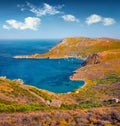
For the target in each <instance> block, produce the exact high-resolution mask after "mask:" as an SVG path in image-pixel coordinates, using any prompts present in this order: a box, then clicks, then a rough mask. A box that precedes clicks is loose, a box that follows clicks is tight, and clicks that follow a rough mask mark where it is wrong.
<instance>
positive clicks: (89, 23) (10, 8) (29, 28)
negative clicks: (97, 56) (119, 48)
mask: <svg viewBox="0 0 120 126" xmlns="http://www.w3.org/2000/svg"><path fill="white" fill-rule="evenodd" d="M119 12H120V0H1V1H0V39H53V38H54V39H62V38H66V37H78V36H84V37H95V38H100V37H110V38H118V39H120V13H119Z"/></svg>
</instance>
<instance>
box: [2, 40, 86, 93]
mask: <svg viewBox="0 0 120 126" xmlns="http://www.w3.org/2000/svg"><path fill="white" fill-rule="evenodd" d="M59 41H60V40H0V76H6V77H7V78H9V79H18V78H20V79H22V80H23V81H24V83H25V84H28V85H33V86H36V87H38V88H41V89H45V90H49V91H52V92H56V93H66V92H70V91H73V90H74V89H77V88H80V87H81V86H83V85H84V82H83V81H70V80H69V76H71V75H72V74H73V71H74V70H76V69H77V68H78V67H81V63H82V62H83V61H82V60H81V59H75V58H69V59H14V58H12V57H13V56H16V55H28V54H34V53H44V52H47V51H48V50H49V49H50V48H51V47H53V46H54V45H56V44H57V43H58V42H59Z"/></svg>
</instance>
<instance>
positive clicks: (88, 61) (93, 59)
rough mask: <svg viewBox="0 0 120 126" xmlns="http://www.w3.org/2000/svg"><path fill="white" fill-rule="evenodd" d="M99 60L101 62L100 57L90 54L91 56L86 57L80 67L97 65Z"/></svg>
mask: <svg viewBox="0 0 120 126" xmlns="http://www.w3.org/2000/svg"><path fill="white" fill-rule="evenodd" d="M100 60H101V57H100V56H99V55H98V54H92V56H88V58H87V59H86V61H85V62H84V63H83V64H82V65H83V66H86V65H88V64H99V63H100Z"/></svg>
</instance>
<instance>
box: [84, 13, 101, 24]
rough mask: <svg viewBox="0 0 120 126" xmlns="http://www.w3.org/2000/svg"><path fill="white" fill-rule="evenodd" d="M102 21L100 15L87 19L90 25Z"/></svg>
mask: <svg viewBox="0 0 120 126" xmlns="http://www.w3.org/2000/svg"><path fill="white" fill-rule="evenodd" d="M101 21H102V17H101V16H99V15H96V14H93V15H91V16H89V17H88V18H87V19H86V23H87V24H88V25H91V24H94V23H98V22H101Z"/></svg>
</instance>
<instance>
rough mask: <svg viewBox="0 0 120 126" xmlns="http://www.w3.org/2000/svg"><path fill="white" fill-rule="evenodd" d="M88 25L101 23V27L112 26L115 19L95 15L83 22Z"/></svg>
mask: <svg viewBox="0 0 120 126" xmlns="http://www.w3.org/2000/svg"><path fill="white" fill-rule="evenodd" d="M85 22H86V23H87V24H88V25H91V24H94V23H100V22H101V23H103V25H106V26H108V25H112V24H114V23H115V19H113V18H109V17H107V18H106V17H102V16H100V15H97V14H92V15H90V16H89V17H87V19H86V21H85Z"/></svg>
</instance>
